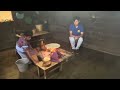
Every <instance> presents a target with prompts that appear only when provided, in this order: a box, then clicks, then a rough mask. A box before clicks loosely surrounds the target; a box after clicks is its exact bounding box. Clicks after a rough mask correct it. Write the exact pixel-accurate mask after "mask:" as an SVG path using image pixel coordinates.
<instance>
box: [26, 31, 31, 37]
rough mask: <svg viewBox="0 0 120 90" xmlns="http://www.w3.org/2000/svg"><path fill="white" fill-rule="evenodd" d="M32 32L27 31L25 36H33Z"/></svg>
mask: <svg viewBox="0 0 120 90" xmlns="http://www.w3.org/2000/svg"><path fill="white" fill-rule="evenodd" d="M32 35H33V34H32V31H25V32H24V36H32Z"/></svg>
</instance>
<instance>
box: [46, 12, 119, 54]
mask: <svg viewBox="0 0 120 90" xmlns="http://www.w3.org/2000/svg"><path fill="white" fill-rule="evenodd" d="M48 13H49V27H50V30H51V32H53V33H54V38H56V39H58V40H62V41H65V42H69V39H68V37H69V25H70V24H71V23H72V18H73V17H74V16H80V18H81V23H82V24H83V26H84V29H85V34H84V42H83V46H84V47H88V48H92V49H95V50H99V51H103V52H107V53H111V54H114V55H119V56H120V47H119V46H120V35H119V34H120V30H119V29H120V12H119V11H52V12H51V11H49V12H48ZM55 32H56V33H55Z"/></svg>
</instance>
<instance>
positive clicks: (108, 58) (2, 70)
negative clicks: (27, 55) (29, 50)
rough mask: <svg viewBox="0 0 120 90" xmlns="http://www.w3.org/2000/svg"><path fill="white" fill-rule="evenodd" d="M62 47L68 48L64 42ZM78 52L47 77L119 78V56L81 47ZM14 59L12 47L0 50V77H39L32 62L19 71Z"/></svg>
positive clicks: (15, 58) (15, 57)
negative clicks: (59, 69)
mask: <svg viewBox="0 0 120 90" xmlns="http://www.w3.org/2000/svg"><path fill="white" fill-rule="evenodd" d="M61 44H62V43H61ZM62 48H64V49H69V47H68V46H67V45H66V44H64V45H62ZM79 52H80V54H79V55H77V56H73V57H72V58H71V59H70V60H69V61H68V62H67V63H65V64H64V65H63V71H61V72H58V71H55V72H53V73H51V75H50V76H49V77H48V78H49V79H120V57H118V56H113V55H110V54H106V53H102V52H98V51H95V50H92V49H87V48H83V47H81V48H80V51H79ZM16 60H17V56H16V55H15V50H14V49H9V50H6V51H3V52H0V79H40V78H39V77H38V76H37V69H36V67H35V66H34V65H33V64H32V65H29V69H28V70H27V71H26V72H24V73H20V72H19V71H18V68H17V66H16V65H15V61H16Z"/></svg>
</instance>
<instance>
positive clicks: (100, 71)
mask: <svg viewBox="0 0 120 90" xmlns="http://www.w3.org/2000/svg"><path fill="white" fill-rule="evenodd" d="M16 12H19V11H12V14H13V19H14V21H13V22H4V23H0V29H1V30H0V37H1V38H0V42H1V43H0V53H1V55H0V64H2V65H1V69H2V70H1V71H3V72H1V74H0V76H1V78H15V77H16V75H14V74H15V72H14V70H12V69H14V67H15V66H14V62H15V61H16V60H17V57H16V55H14V50H15V44H16V41H17V39H18V38H17V37H16V36H15V34H16V33H21V32H24V31H25V30H32V29H34V28H35V25H36V24H43V25H44V30H46V31H48V32H50V34H48V35H43V36H41V37H39V38H44V39H45V42H46V43H50V42H57V43H60V44H61V46H62V48H64V49H66V50H68V51H70V43H69V25H70V24H71V23H72V22H73V21H72V18H73V17H74V16H79V17H80V23H82V24H83V26H84V30H85V34H84V41H83V44H82V46H81V48H80V54H79V55H78V56H75V57H73V58H72V59H71V60H70V61H69V62H68V63H66V64H65V65H64V67H65V70H64V71H63V72H61V73H59V74H58V73H57V74H55V76H53V78H56V79H57V78H58V79H59V78H68V79H69V78H79V79H81V78H120V73H119V69H120V65H119V62H120V61H119V59H120V41H119V39H120V35H119V34H120V30H119V29H120V25H119V23H120V11H38V12H39V14H36V12H35V11H22V13H24V15H25V17H31V18H32V22H31V23H30V24H28V23H26V22H25V19H20V20H19V19H17V18H16ZM45 20H46V21H47V22H48V23H47V24H44V21H45ZM39 38H38V39H39ZM33 39H34V38H33ZM35 40H37V39H36V38H35ZM38 44H39V42H35V43H32V46H33V47H36V46H37V45H38ZM10 52H12V53H10ZM6 56H7V57H6ZM3 59H4V60H3ZM6 63H7V64H8V66H11V70H12V71H13V73H14V74H10V75H11V76H9V75H8V77H4V75H5V74H6V73H7V70H8V69H7V67H8V66H7V65H5V64H6ZM5 66H7V67H5ZM75 66H76V67H75ZM32 67H33V66H31V70H33V71H35V70H34V68H32ZM5 68H6V69H5ZM8 68H9V67H8ZM4 70H6V71H5V72H4ZM67 70H68V72H66V71H67ZM15 71H17V69H16V70H15ZM28 73H30V72H27V73H26V74H20V77H19V78H33V77H31V76H29V75H28ZM70 73H72V74H71V75H70V76H69V74H70ZM25 75H26V76H25ZM35 78H37V77H36V76H35Z"/></svg>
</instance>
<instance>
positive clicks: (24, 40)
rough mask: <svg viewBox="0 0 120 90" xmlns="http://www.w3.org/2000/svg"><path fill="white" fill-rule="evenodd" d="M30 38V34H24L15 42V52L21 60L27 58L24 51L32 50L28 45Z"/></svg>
mask: <svg viewBox="0 0 120 90" xmlns="http://www.w3.org/2000/svg"><path fill="white" fill-rule="evenodd" d="M31 36H32V34H31V33H30V32H25V33H24V35H23V36H21V37H20V38H19V40H18V41H17V42H16V51H17V53H18V54H19V55H20V56H21V58H28V57H27V55H26V50H27V49H32V47H31V45H30V43H29V42H28V41H29V40H30V39H31ZM28 60H29V59H28Z"/></svg>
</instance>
